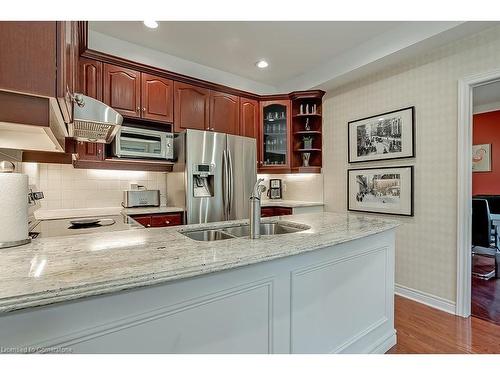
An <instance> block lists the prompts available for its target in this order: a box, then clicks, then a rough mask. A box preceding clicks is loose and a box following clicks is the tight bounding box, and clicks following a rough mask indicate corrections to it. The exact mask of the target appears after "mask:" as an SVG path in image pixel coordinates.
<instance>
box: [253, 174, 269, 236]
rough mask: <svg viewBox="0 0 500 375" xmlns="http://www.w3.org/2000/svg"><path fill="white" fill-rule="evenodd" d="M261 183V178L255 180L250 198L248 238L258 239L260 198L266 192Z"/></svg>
mask: <svg viewBox="0 0 500 375" xmlns="http://www.w3.org/2000/svg"><path fill="white" fill-rule="evenodd" d="M262 181H264V179H263V178H259V179H258V180H257V182H256V183H255V185H254V187H253V192H252V195H251V196H250V238H260V197H261V195H262V193H263V192H265V191H266V187H265V186H264V185H261V182H262Z"/></svg>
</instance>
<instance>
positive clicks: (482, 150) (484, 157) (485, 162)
mask: <svg viewBox="0 0 500 375" xmlns="http://www.w3.org/2000/svg"><path fill="white" fill-rule="evenodd" d="M472 172H491V145H489V144H484V145H473V146H472Z"/></svg>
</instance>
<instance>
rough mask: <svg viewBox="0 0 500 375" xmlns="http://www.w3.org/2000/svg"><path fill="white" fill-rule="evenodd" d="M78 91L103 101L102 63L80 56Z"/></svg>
mask: <svg viewBox="0 0 500 375" xmlns="http://www.w3.org/2000/svg"><path fill="white" fill-rule="evenodd" d="M78 78H79V84H78V92H79V93H82V94H84V95H87V96H90V97H91V98H94V99H97V100H101V101H102V63H101V62H100V61H96V60H91V59H87V58H85V57H82V58H80V62H79V77H78Z"/></svg>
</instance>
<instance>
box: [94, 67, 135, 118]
mask: <svg viewBox="0 0 500 375" xmlns="http://www.w3.org/2000/svg"><path fill="white" fill-rule="evenodd" d="M103 99H104V102H105V103H106V104H108V105H109V106H111V107H113V108H114V109H115V110H117V111H118V112H120V113H121V114H122V115H123V116H127V117H140V116H141V73H140V72H138V71H135V70H132V69H127V68H122V67H121V66H115V65H111V64H104V88H103Z"/></svg>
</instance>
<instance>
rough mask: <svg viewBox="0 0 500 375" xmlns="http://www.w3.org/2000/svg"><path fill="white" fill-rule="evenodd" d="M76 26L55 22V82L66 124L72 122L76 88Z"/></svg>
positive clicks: (67, 22)
mask: <svg viewBox="0 0 500 375" xmlns="http://www.w3.org/2000/svg"><path fill="white" fill-rule="evenodd" d="M78 52H79V50H78V24H77V22H74V21H58V22H57V80H56V91H57V100H58V102H59V107H60V108H61V112H62V115H63V118H64V121H65V122H66V123H70V122H72V121H73V94H74V93H75V91H76V88H77V86H78V81H77V72H78V55H79V53H78Z"/></svg>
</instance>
